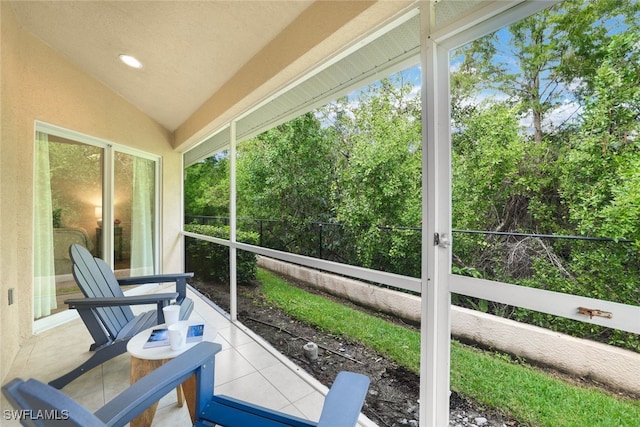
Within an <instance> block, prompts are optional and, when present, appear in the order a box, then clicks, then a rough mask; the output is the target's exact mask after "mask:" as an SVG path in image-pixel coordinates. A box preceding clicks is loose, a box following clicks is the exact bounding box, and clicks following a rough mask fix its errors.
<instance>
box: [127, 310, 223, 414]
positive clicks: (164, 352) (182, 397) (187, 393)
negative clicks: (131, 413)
mask: <svg viewBox="0 0 640 427" xmlns="http://www.w3.org/2000/svg"><path fill="white" fill-rule="evenodd" d="M183 322H184V323H186V324H187V325H197V324H202V323H204V322H198V321H194V320H190V321H183ZM164 327H165V325H158V326H154V327H152V328H149V329H146V330H144V331H142V332H140V333H139V334H137V335H136V336H134V337H133V338H131V339H130V340H129V342H128V343H127V352H128V353H129V355H130V356H131V368H130V383H131V384H133V383H135V382H136V381H138V380H139V379H140V378H142V377H144V376H145V375H147V374H148V373H150V372H151V371H153V370H154V369H157V368H158V367H160V366H162V365H163V364H165V363H167V362H168V361H169V360H171V359H173V358H174V357H176V356H178V355H180V354H182V353H183V352H184V351H186V350H188V349H189V348H191V347H193V346H194V345H196V344H197V343H187V345H186V346H185V347H184V348H183V349H181V350H176V351H174V350H171V347H170V346H164V347H153V348H144V344H145V343H146V342H147V340H148V339H149V336H150V335H151V331H153V330H154V329H158V328H164ZM216 335H217V332H216V330H215V328H214V327H213V326H209V325H207V326H205V328H204V336H203V341H211V342H213V341H214V339H215V337H216ZM176 392H177V394H178V406H179V407H182V406H183V405H184V402H185V401H186V403H187V408H188V409H189V415H191V422H195V413H194V411H195V401H196V396H195V394H196V381H195V377H190V378H188V379H187V380H186V381H185V382H184V383H182V385H181V386H178V388H177V389H176ZM157 407H158V402H156V403H154V404H153V405H151V406H150V407H149V408H147V410H146V411H144V412H143V413H142V414H140V415H139V416H138V417H136V418H135V419H134V420H132V421H131V423H130V425H131V427H149V426H151V423H152V422H153V417H154V416H155V413H156V409H157Z"/></svg>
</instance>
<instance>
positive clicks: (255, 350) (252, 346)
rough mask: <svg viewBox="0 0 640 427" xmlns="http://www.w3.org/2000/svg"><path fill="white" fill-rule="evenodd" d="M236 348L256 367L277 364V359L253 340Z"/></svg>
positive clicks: (263, 367)
mask: <svg viewBox="0 0 640 427" xmlns="http://www.w3.org/2000/svg"><path fill="white" fill-rule="evenodd" d="M236 350H238V352H239V353H240V354H242V355H243V356H244V358H245V359H247V360H248V361H249V363H251V364H252V365H253V366H254V367H255V368H256V369H258V370H261V369H265V368H268V367H270V366H274V365H277V364H278V363H279V361H278V359H276V357H275V356H274V355H273V354H271V353H270V352H268V351H267V350H266V349H265V348H264V347H262V346H261V345H260V344H258V343H257V342H255V341H252V342H249V343H247V344H242V345H239V346H237V347H236Z"/></svg>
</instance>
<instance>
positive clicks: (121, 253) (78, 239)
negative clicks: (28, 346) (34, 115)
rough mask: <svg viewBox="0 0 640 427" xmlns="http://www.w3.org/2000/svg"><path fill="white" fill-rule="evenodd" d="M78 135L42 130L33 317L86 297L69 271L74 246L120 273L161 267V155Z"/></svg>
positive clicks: (37, 179)
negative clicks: (158, 216)
mask: <svg viewBox="0 0 640 427" xmlns="http://www.w3.org/2000/svg"><path fill="white" fill-rule="evenodd" d="M43 128H45V129H47V130H48V127H47V126H43ZM62 135H64V136H62ZM75 136H76V135H75V134H73V133H71V132H67V131H60V133H58V132H57V131H54V132H53V134H52V133H49V132H36V144H35V153H36V155H35V157H36V160H35V169H34V182H35V185H34V193H35V194H34V242H33V243H34V254H35V256H34V295H33V296H34V320H38V319H43V318H46V317H47V316H49V315H51V314H55V313H57V312H60V311H64V310H66V308H67V306H66V304H64V300H65V299H69V298H75V297H82V293H81V292H80V289H79V288H78V287H77V286H76V284H75V281H74V279H73V275H72V271H71V269H72V267H71V259H70V257H69V246H71V245H72V244H74V243H77V244H80V245H82V246H84V247H86V248H87V249H88V250H89V251H90V252H91V253H92V254H93V255H94V256H96V257H99V258H102V259H104V260H105V261H106V262H107V263H108V264H110V265H111V266H112V267H113V269H114V271H115V273H116V276H118V277H127V276H138V275H147V274H153V273H155V272H156V271H157V267H158V263H157V255H156V247H157V246H156V241H157V234H158V233H157V224H158V222H157V219H156V214H157V211H158V208H157V200H158V198H157V194H156V191H157V185H156V179H157V170H158V169H157V165H158V160H157V159H155V158H144V157H140V156H136V155H133V154H130V153H124V152H122V151H118V149H116V148H114V147H112V146H110V145H107V144H105V143H104V142H102V141H94V140H92V139H91V138H86V137H84V136H82V135H78V138H77V140H74V139H75V138H74V137H75ZM71 138H73V139H71ZM85 140H86V141H85ZM123 290H124V291H126V289H123ZM38 322H39V321H38Z"/></svg>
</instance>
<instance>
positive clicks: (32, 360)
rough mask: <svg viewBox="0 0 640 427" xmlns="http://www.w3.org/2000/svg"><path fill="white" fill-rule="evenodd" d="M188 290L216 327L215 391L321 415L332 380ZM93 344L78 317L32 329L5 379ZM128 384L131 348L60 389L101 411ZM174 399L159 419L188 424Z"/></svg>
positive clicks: (54, 364)
mask: <svg viewBox="0 0 640 427" xmlns="http://www.w3.org/2000/svg"><path fill="white" fill-rule="evenodd" d="M163 290H164V289H159V290H158V292H161V291H163ZM190 296H191V297H192V298H193V300H194V302H195V308H194V312H193V313H192V315H191V318H190V320H191V321H201V322H202V323H204V324H205V328H206V330H209V331H210V330H213V328H215V330H216V331H217V335H216V337H215V339H214V340H213V341H215V342H218V343H220V344H221V345H222V351H221V352H220V353H218V355H217V356H216V373H215V391H216V393H218V394H226V395H230V396H233V397H236V398H239V399H242V400H246V401H249V402H252V403H255V404H258V405H261V406H264V407H267V408H270V409H275V410H278V411H282V412H285V413H288V414H292V415H296V416H298V417H302V418H306V419H310V420H317V419H318V418H319V416H320V411H321V409H322V404H323V402H324V395H325V393H326V391H327V389H326V387H324V386H323V385H322V384H320V383H319V382H317V381H316V380H315V379H314V378H312V377H311V376H310V375H308V374H307V373H306V372H305V371H304V370H303V369H301V368H300V367H298V366H296V365H295V364H293V363H292V362H291V361H289V360H288V359H287V358H286V357H284V356H283V355H281V354H280V353H278V352H277V351H276V350H275V349H273V347H271V346H270V345H269V344H268V343H266V342H265V341H264V340H262V339H261V338H260V337H258V336H256V335H255V334H254V333H253V332H251V331H250V330H249V329H248V328H246V327H244V326H243V325H241V324H235V323H232V322H230V321H229V320H228V319H227V317H225V316H224V315H223V314H222V313H221V312H220V311H219V310H218V309H216V308H215V307H214V306H212V305H210V304H209V303H208V302H207V301H205V300H204V299H202V298H200V297H199V296H198V295H196V294H193V293H192V294H191V295H190ZM90 343H91V339H90V335H89V333H88V332H87V330H86V328H85V326H84V324H83V323H82V321H81V320H80V319H79V318H78V319H75V320H72V321H70V322H67V323H65V324H63V325H61V326H57V327H55V328H53V329H50V330H48V331H45V332H42V333H40V334H37V335H34V336H33V337H31V338H30V339H29V340H28V341H27V342H26V343H25V345H23V346H22V348H21V349H20V351H19V353H18V355H17V357H16V359H15V361H14V363H13V365H12V368H11V371H10V374H9V375H8V377H7V378H6V381H8V380H10V379H11V378H14V377H21V378H25V379H26V378H37V379H39V380H41V381H43V382H48V381H50V380H51V379H53V378H56V377H57V376H59V375H61V374H62V373H64V372H67V371H69V370H71V369H73V368H74V367H75V366H77V365H79V364H80V363H81V361H82V360H84V359H85V358H87V357H88V355H89V352H88V347H89V344H90ZM128 385H129V355H127V354H122V355H120V356H118V357H116V358H114V359H112V360H110V361H108V362H106V363H104V364H103V365H102V366H99V367H97V368H95V369H93V370H91V371H90V372H87V373H86V374H84V375H83V376H81V377H80V378H78V379H76V380H75V381H73V382H71V383H70V384H68V385H67V386H66V387H64V388H63V390H62V391H63V392H64V393H66V394H67V395H69V396H71V397H72V398H74V399H75V400H77V401H78V402H79V403H81V404H82V405H83V406H85V407H86V408H88V409H90V410H91V411H95V410H97V409H98V408H100V407H101V406H102V405H104V404H105V403H106V402H108V401H109V400H111V399H112V398H113V397H114V396H116V395H117V394H118V393H119V392H121V391H122V390H124V389H125V388H126V387H127V386H128ZM176 402H177V400H176V393H169V394H168V395H166V396H165V397H164V398H163V399H162V400H161V401H160V403H159V405H158V410H157V412H156V415H155V418H154V421H153V426H158V427H161V426H167V427H174V426H186V425H189V424H190V419H189V414H188V411H187V408H186V405H185V406H184V407H183V408H179V407H178V406H177V405H176ZM0 404H1V407H0V411H1V412H2V414H0V425H2V426H3V427H4V426H7V427H10V426H11V427H13V426H18V425H19V424H18V422H17V421H15V420H10V419H7V418H10V417H7V416H6V415H5V414H6V412H5V410H6V409H11V408H10V406H9V405H8V403H7V402H6V400H5V399H4V397H2V400H1V402H0ZM360 425H362V426H375V424H374V423H373V422H371V421H370V420H369V419H367V418H366V417H365V416H364V415H361V417H360Z"/></svg>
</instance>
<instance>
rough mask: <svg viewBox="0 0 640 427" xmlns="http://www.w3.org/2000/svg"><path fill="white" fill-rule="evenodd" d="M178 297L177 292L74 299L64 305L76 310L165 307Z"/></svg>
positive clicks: (66, 301)
mask: <svg viewBox="0 0 640 427" xmlns="http://www.w3.org/2000/svg"><path fill="white" fill-rule="evenodd" d="M177 297H178V293H177V292H171V293H162V294H149V295H134V296H130V297H104V298H72V299H67V300H65V301H64V303H65V304H67V305H69V308H75V309H82V308H84V309H87V308H97V307H114V306H121V305H141V304H159V303H164V302H166V304H163V305H167V304H168V303H169V301H172V300H174V299H176V298H177Z"/></svg>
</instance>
